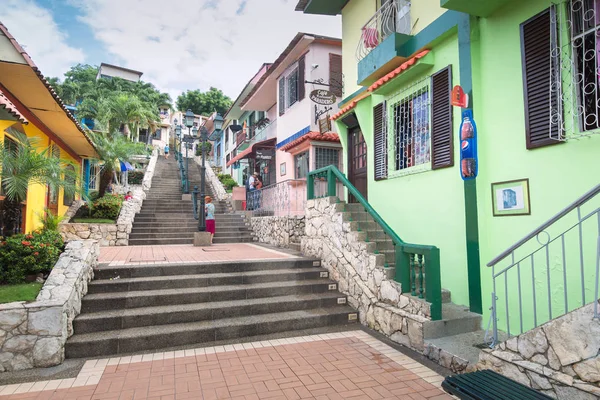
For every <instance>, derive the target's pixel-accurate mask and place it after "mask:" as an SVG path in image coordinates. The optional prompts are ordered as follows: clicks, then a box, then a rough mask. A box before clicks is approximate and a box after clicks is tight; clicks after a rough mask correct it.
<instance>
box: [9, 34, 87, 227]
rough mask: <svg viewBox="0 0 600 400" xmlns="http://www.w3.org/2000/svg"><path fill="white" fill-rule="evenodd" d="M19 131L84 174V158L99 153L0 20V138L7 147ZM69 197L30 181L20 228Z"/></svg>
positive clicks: (58, 209)
mask: <svg viewBox="0 0 600 400" xmlns="http://www.w3.org/2000/svg"><path fill="white" fill-rule="evenodd" d="M17 132H21V133H24V134H25V135H27V137H30V138H33V137H36V138H37V140H36V142H35V145H36V146H38V147H39V148H40V149H47V148H51V149H52V151H51V154H50V156H52V157H57V158H60V159H64V160H69V161H71V162H73V163H75V165H76V166H77V168H78V171H79V172H80V176H82V175H83V174H82V173H83V160H84V159H87V158H95V157H97V153H96V150H95V148H94V145H93V143H92V141H91V140H90V138H89V137H88V136H87V135H86V133H85V131H84V128H82V127H81V125H79V123H78V122H77V120H76V119H75V118H74V117H73V116H72V115H71V114H70V113H69V111H67V109H66V108H65V105H64V104H63V102H62V101H61V99H60V98H59V97H58V95H57V94H56V92H54V90H53V89H52V87H51V86H50V84H49V83H48V81H47V80H46V79H45V78H44V76H43V75H42V73H41V72H40V70H39V69H38V67H37V66H36V65H35V64H34V63H33V61H32V60H31V58H30V57H29V55H28V54H27V53H26V52H25V50H24V49H23V48H22V47H21V46H20V45H19V43H17V41H16V40H15V38H14V37H13V36H12V35H11V34H10V33H9V32H8V30H7V29H6V27H5V26H4V25H3V24H2V23H0V141H1V143H4V145H5V146H10V145H11V141H13V142H14V136H15V134H16V133H17ZM82 181H83V179H82ZM1 190H2V189H1V188H0V232H2V231H1V229H3V223H2V221H3V217H2V215H1V214H2V209H3V208H2V202H3V201H4V196H3V195H2V192H1ZM72 202H73V198H72V196H65V194H64V193H63V191H62V190H59V191H56V190H52V189H51V188H49V187H48V186H44V185H41V184H30V185H29V187H28V191H27V199H26V201H25V202H24V203H23V207H22V213H21V216H20V217H19V220H20V224H19V225H20V226H19V227H18V230H20V231H22V232H31V231H33V230H35V229H37V228H39V227H40V221H39V215H40V214H42V213H43V211H44V209H45V208H46V207H47V208H48V209H50V210H52V211H53V212H54V213H58V214H59V215H63V214H64V213H65V212H66V211H67V209H68V207H69V205H70V204H71V203H72Z"/></svg>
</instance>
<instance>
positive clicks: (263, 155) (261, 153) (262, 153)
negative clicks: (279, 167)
mask: <svg viewBox="0 0 600 400" xmlns="http://www.w3.org/2000/svg"><path fill="white" fill-rule="evenodd" d="M255 154H256V159H257V160H271V159H273V156H274V155H275V152H274V151H273V150H267V149H260V150H256V153H255Z"/></svg>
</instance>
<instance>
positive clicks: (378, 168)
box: [373, 102, 388, 181]
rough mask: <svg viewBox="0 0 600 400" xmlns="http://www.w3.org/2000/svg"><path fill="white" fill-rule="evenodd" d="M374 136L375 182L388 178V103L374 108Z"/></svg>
mask: <svg viewBox="0 0 600 400" xmlns="http://www.w3.org/2000/svg"><path fill="white" fill-rule="evenodd" d="M373 134H374V139H375V168H374V171H375V180H376V181H377V180H380V179H385V178H387V172H388V171H387V163H388V160H387V157H388V153H387V141H388V138H387V121H386V102H383V103H381V104H377V105H376V106H375V107H373Z"/></svg>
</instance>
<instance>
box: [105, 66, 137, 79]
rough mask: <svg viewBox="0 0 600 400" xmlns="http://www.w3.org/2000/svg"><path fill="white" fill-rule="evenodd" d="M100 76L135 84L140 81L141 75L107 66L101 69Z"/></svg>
mask: <svg viewBox="0 0 600 400" xmlns="http://www.w3.org/2000/svg"><path fill="white" fill-rule="evenodd" d="M100 75H107V76H115V77H118V78H123V79H126V80H128V81H133V82H138V81H139V80H140V75H139V74H136V73H135V72H131V71H125V70H122V69H120V68H115V67H110V66H107V65H103V66H102V67H101V68H100Z"/></svg>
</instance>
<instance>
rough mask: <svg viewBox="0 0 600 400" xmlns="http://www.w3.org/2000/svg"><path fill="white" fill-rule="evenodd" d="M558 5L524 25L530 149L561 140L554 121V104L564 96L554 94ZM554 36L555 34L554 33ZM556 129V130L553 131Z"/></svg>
mask: <svg viewBox="0 0 600 400" xmlns="http://www.w3.org/2000/svg"><path fill="white" fill-rule="evenodd" d="M553 13H554V8H549V9H547V10H546V11H543V12H542V13H540V14H538V15H536V16H534V17H533V18H531V19H529V20H528V21H525V22H524V23H522V24H521V58H522V63H523V65H522V68H523V91H524V97H525V135H526V140H527V148H528V149H533V148H536V147H542V146H547V145H551V144H555V143H559V142H558V141H556V140H553V139H552V137H557V136H559V132H558V126H557V125H555V124H552V125H551V124H550V113H551V109H552V105H553V104H556V103H558V101H560V99H558V98H553V97H552V95H551V90H550V89H551V87H550V86H551V80H550V74H551V69H552V63H551V47H552V44H551V41H550V39H549V38H550V37H551V36H550V34H551V30H552V29H555V28H553V27H552V25H553V24H552V22H551V20H552V16H551V14H553ZM553 36H554V35H553ZM557 95H558V93H557ZM553 130H555V132H553Z"/></svg>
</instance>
